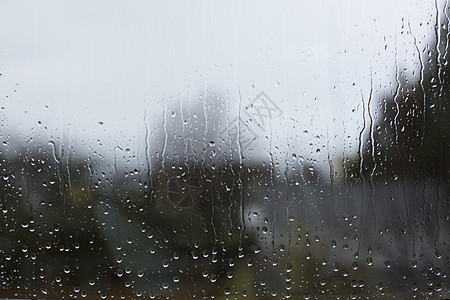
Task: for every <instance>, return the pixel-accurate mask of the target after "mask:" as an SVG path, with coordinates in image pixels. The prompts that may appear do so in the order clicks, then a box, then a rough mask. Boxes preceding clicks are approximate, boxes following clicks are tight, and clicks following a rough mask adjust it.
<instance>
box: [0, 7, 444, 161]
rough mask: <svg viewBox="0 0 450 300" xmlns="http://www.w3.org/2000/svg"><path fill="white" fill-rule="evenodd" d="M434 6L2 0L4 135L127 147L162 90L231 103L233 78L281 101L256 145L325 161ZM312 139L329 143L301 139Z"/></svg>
mask: <svg viewBox="0 0 450 300" xmlns="http://www.w3.org/2000/svg"><path fill="white" fill-rule="evenodd" d="M394 2H395V3H394ZM441 2H442V3H441ZM441 2H439V3H438V8H439V10H440V11H442V10H443V5H444V3H443V1H441ZM435 19H436V9H435V3H434V1H421V0H415V1H410V0H403V1H388V0H384V1H119V0H108V1H80V0H76V1H57V0H45V1H32V0H29V1H25V0H14V1H5V0H3V1H0V40H1V43H0V73H1V74H2V76H1V77H0V101H1V106H2V107H4V109H2V111H1V117H2V120H1V122H2V125H3V127H2V128H1V132H0V133H1V135H2V137H1V138H2V139H3V140H4V141H6V140H8V141H9V142H10V143H18V144H22V145H24V144H25V143H26V142H27V141H28V140H29V138H30V137H34V138H35V139H39V138H42V139H43V140H44V141H45V140H49V139H57V138H58V137H60V138H66V139H67V138H69V139H70V140H71V143H73V144H74V145H75V147H76V148H82V149H84V150H86V151H91V150H92V149H95V150H97V151H99V152H101V153H103V154H104V155H105V156H107V157H111V155H112V153H114V151H115V150H114V149H115V147H116V146H117V145H120V147H121V148H123V149H126V148H129V149H130V152H131V153H138V148H139V147H140V146H142V144H143V143H144V140H143V138H144V133H143V130H144V125H145V124H144V123H143V120H144V112H146V113H147V116H146V119H147V120H148V124H149V127H150V128H160V127H161V124H162V123H161V122H162V116H163V113H164V109H165V106H164V105H166V109H168V110H169V111H170V105H172V103H175V102H174V101H175V100H173V101H172V100H167V99H170V98H171V97H172V98H173V99H178V98H180V101H181V102H182V103H185V104H186V105H187V104H188V103H189V101H194V100H195V99H194V98H195V97H196V96H198V94H199V93H202V92H204V90H205V88H213V89H216V90H217V91H219V92H223V91H227V93H228V94H229V97H230V103H229V104H230V107H231V109H230V115H236V116H237V115H238V107H239V99H240V97H239V93H238V89H239V90H240V93H241V97H242V102H243V103H241V106H242V105H244V106H245V105H247V104H248V103H250V102H251V101H252V100H253V98H254V97H255V96H256V95H257V94H258V93H259V92H261V91H264V92H265V93H266V94H267V95H268V96H269V97H270V99H272V101H273V102H274V103H276V104H277V105H278V106H279V108H280V109H281V110H282V112H283V114H282V116H280V117H279V118H278V119H276V120H274V121H273V124H272V126H271V129H270V131H269V132H265V134H267V135H270V137H271V138H272V140H271V141H270V145H269V140H268V139H264V138H261V139H259V140H258V141H257V143H256V144H255V147H256V148H255V149H257V150H262V151H257V152H259V153H266V154H267V152H268V151H270V149H271V147H273V145H284V144H285V143H286V141H289V143H290V144H291V145H293V146H292V147H293V148H294V149H297V150H295V152H304V153H303V154H304V155H307V156H309V157H312V158H315V159H316V160H317V161H318V162H319V164H323V165H326V164H327V163H326V161H327V156H328V154H329V153H332V154H336V153H337V154H339V155H340V153H343V152H344V151H346V153H347V155H352V154H355V153H356V151H357V145H358V135H359V132H360V130H361V128H362V115H363V113H364V112H363V110H362V106H361V96H362V97H363V98H364V99H365V101H367V99H368V97H369V93H370V85H371V82H372V86H373V87H374V89H375V91H376V92H378V94H377V93H375V94H374V99H376V98H381V97H382V96H383V94H384V93H386V92H387V93H389V91H391V90H393V89H395V87H396V83H395V60H397V62H398V65H399V66H400V67H403V68H407V69H408V71H409V72H412V71H413V70H417V68H418V66H419V60H418V55H417V53H416V50H415V45H414V43H413V40H414V37H415V38H416V40H417V44H418V47H419V49H421V50H422V49H424V48H425V47H426V45H427V42H429V41H430V39H431V38H432V37H433V35H434V31H433V30H434V25H435ZM410 29H411V30H410ZM413 36H414V37H413ZM416 76H417V72H416ZM417 78H418V77H417ZM361 93H362V94H361ZM163 99H165V100H164V101H163ZM171 101H172V102H171ZM176 103H179V101H178V100H177V101H176ZM375 106H376V103H375V104H373V107H371V108H370V109H372V110H375ZM39 121H41V122H42V124H41V125H39V123H38V122H39ZM100 122H101V123H102V124H101V123H100ZM39 126H40V127H39ZM45 127H46V129H44V128H45ZM305 131H307V133H305ZM262 136H263V137H264V134H262ZM311 141H314V143H315V145H314V147H315V148H324V149H325V150H326V151H320V152H316V151H314V152H312V153H311V150H310V148H309V146H308V144H309V143H310V142H311ZM100 144H101V146H100ZM138 154H139V153H138ZM140 155H141V154H140ZM254 155H258V154H254ZM276 155H278V154H276ZM280 155H281V156H282V154H280ZM281 156H280V157H279V159H280V160H282V158H281Z"/></svg>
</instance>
